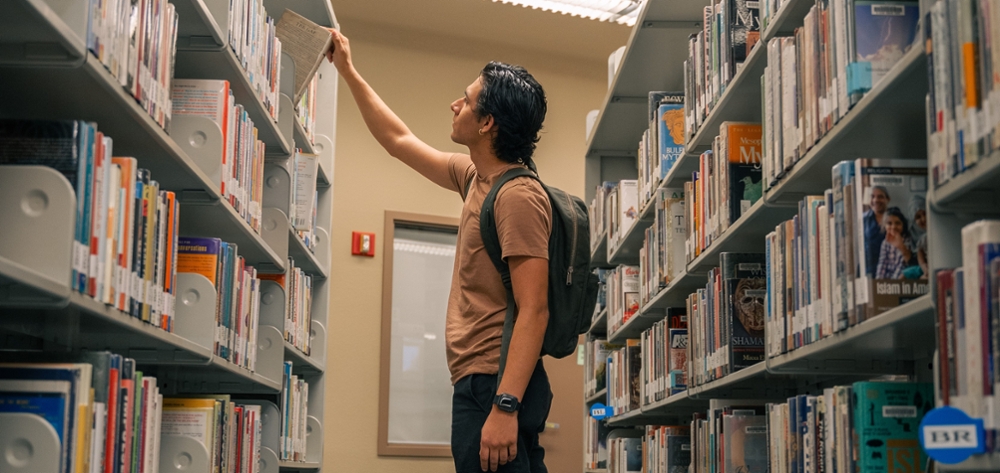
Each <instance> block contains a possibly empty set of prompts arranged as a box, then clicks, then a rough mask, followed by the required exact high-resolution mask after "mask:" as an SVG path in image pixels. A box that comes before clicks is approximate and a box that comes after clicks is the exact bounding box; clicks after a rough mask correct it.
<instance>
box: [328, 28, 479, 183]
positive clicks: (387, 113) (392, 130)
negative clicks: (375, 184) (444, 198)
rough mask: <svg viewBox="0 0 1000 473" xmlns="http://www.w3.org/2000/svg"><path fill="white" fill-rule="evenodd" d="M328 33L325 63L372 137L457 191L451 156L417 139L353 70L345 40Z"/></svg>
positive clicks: (387, 148)
mask: <svg viewBox="0 0 1000 473" xmlns="http://www.w3.org/2000/svg"><path fill="white" fill-rule="evenodd" d="M330 32H331V33H333V46H331V48H330V51H328V52H327V60H329V61H330V62H332V63H333V64H334V65H335V66H337V71H338V72H340V75H341V76H342V77H343V78H344V81H345V82H347V86H348V87H349V88H350V89H351V95H353V96H354V100H355V102H357V104H358V108H359V109H360V110H361V116H362V117H363V118H364V120H365V124H366V125H367V126H368V131H370V132H371V134H372V136H374V137H375V139H376V140H377V141H378V143H379V144H380V145H382V147H383V148H385V150H386V151H387V152H388V153H389V154H390V155H391V156H393V157H394V158H396V159H399V160H400V161H402V162H403V163H404V164H406V165H407V166H409V167H411V168H413V169H414V170H415V171H417V172H419V173H420V174H422V175H423V176H424V177H426V178H427V179H430V180H431V181H433V182H434V183H435V184H437V185H439V186H441V187H444V188H445V189H449V190H452V191H455V192H460V190H459V189H458V188H456V187H455V184H454V183H453V182H452V179H451V173H450V171H449V168H448V166H449V164H448V162H449V159H450V158H451V155H452V154H453V153H445V152H442V151H439V150H436V149H434V148H432V147H431V146H430V145H428V144H427V143H424V142H423V141H421V140H420V139H419V138H417V137H416V135H414V134H413V132H412V131H410V129H409V128H408V127H407V126H406V124H405V123H403V120H400V118H399V117H398V116H397V115H396V114H395V113H394V112H393V111H392V110H391V109H390V108H389V106H388V105H386V104H385V102H383V101H382V98H381V97H379V96H378V94H377V93H375V90H374V89H372V88H371V86H370V85H368V83H367V82H365V80H364V78H362V77H361V74H359V73H358V71H357V70H356V69H355V68H354V64H353V62H352V61H351V45H350V42H349V41H348V39H347V37H346V36H344V35H343V34H341V33H340V32H339V31H337V30H334V29H331V30H330Z"/></svg>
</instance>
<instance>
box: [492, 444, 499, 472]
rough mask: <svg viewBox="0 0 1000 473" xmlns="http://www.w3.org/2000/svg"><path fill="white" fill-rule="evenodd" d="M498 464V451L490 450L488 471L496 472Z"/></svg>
mask: <svg viewBox="0 0 1000 473" xmlns="http://www.w3.org/2000/svg"><path fill="white" fill-rule="evenodd" d="M499 463H500V449H499V448H497V449H493V448H491V449H490V471H497V467H498V466H499Z"/></svg>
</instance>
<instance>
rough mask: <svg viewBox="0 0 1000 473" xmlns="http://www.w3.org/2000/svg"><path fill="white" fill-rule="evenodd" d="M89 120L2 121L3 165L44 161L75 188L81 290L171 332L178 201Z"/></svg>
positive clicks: (76, 278)
mask: <svg viewBox="0 0 1000 473" xmlns="http://www.w3.org/2000/svg"><path fill="white" fill-rule="evenodd" d="M112 148H113V140H112V139H111V137H109V136H106V135H104V134H103V133H101V132H100V131H98V130H97V126H96V125H95V124H93V123H87V122H83V121H69V120H63V121H45V120H0V165H11V164H18V165H42V166H49V167H52V168H53V169H55V170H57V171H59V172H61V173H62V174H63V175H64V176H65V177H66V179H67V180H68V181H69V183H70V185H71V186H72V187H73V189H74V191H75V192H76V197H77V198H76V212H75V214H76V218H75V223H74V239H73V261H72V268H73V270H72V273H73V274H72V280H71V281H70V287H71V288H72V289H74V290H75V291H77V292H80V293H82V294H86V295H89V296H90V297H93V298H94V299H96V300H98V301H100V302H103V303H105V304H107V305H110V306H113V307H115V308H117V309H118V310H121V311H123V312H126V313H129V314H131V315H132V316H134V317H138V318H140V319H142V320H143V321H145V322H149V323H151V324H153V325H156V326H158V327H160V328H163V329H164V330H167V331H171V330H172V321H173V316H174V294H175V286H176V276H175V273H176V266H177V237H178V229H179V221H180V204H179V202H178V201H177V198H176V195H175V194H174V193H173V192H170V191H163V190H160V188H159V183H157V181H155V180H153V179H152V176H151V175H150V172H149V171H148V170H146V169H141V168H139V167H138V165H137V162H136V159H135V158H132V157H113V151H112Z"/></svg>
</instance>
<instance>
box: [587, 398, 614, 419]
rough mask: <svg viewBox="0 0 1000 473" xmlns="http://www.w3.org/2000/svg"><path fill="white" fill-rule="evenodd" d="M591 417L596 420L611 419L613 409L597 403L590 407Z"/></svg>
mask: <svg viewBox="0 0 1000 473" xmlns="http://www.w3.org/2000/svg"><path fill="white" fill-rule="evenodd" d="M590 417H593V418H594V419H596V420H604V419H606V418H608V417H611V408H610V407H608V406H605V405H604V404H601V403H599V402H595V403H594V405H592V406H590Z"/></svg>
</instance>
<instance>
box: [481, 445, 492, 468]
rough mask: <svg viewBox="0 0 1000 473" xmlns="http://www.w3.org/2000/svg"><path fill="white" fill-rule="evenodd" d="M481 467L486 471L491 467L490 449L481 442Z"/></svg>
mask: <svg viewBox="0 0 1000 473" xmlns="http://www.w3.org/2000/svg"><path fill="white" fill-rule="evenodd" d="M479 467H480V468H482V469H483V471H486V470H488V469H489V467H490V449H488V448H486V445H483V444H481V443H480V444H479Z"/></svg>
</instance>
